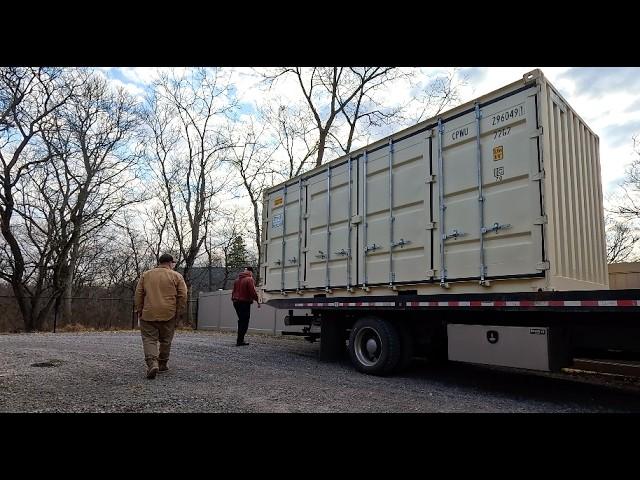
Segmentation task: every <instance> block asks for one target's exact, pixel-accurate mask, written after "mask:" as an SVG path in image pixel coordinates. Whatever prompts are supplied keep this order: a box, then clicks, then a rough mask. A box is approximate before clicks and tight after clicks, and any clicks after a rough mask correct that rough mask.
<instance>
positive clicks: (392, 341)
mask: <svg viewBox="0 0 640 480" xmlns="http://www.w3.org/2000/svg"><path fill="white" fill-rule="evenodd" d="M349 356H350V357H351V362H352V363H353V365H354V366H355V367H356V370H358V371H360V372H362V373H368V374H371V375H387V374H389V373H390V372H392V371H393V369H394V368H395V367H396V365H398V362H399V361H400V357H401V341H400V334H399V333H398V331H397V329H396V328H395V326H394V325H392V324H391V323H390V322H388V321H386V320H383V319H380V318H375V317H365V318H362V319H360V320H358V321H357V322H356V323H355V325H354V326H353V329H352V330H351V335H350V336H349Z"/></svg>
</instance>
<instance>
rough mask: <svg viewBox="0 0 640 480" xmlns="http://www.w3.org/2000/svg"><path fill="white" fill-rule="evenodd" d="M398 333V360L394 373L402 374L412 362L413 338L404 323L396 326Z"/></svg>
mask: <svg viewBox="0 0 640 480" xmlns="http://www.w3.org/2000/svg"><path fill="white" fill-rule="evenodd" d="M398 332H399V333H400V350H401V351H400V360H399V362H398V366H397V367H396V369H395V371H396V372H403V371H405V370H406V369H407V368H409V366H410V365H411V361H412V360H413V337H412V335H411V328H410V327H409V325H407V324H405V323H400V324H398Z"/></svg>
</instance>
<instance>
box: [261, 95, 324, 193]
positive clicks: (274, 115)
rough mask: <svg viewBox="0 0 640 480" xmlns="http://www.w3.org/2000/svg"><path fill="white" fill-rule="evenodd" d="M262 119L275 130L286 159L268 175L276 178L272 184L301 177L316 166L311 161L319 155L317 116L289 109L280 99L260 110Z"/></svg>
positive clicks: (272, 130)
mask: <svg viewBox="0 0 640 480" xmlns="http://www.w3.org/2000/svg"><path fill="white" fill-rule="evenodd" d="M259 118H260V119H262V120H263V121H264V122H266V123H267V124H268V125H269V126H270V127H271V128H270V131H271V132H273V133H272V135H273V137H275V142H276V144H277V145H278V146H279V151H280V153H282V157H283V159H282V161H280V159H278V161H276V162H275V164H272V165H273V167H272V168H271V170H269V171H268V172H265V173H268V174H272V175H273V176H272V177H271V178H272V183H276V182H275V181H274V178H276V177H277V178H279V180H286V179H288V178H293V177H297V176H298V175H300V173H302V172H303V171H304V170H306V169H307V168H309V167H311V166H313V165H311V161H312V158H313V156H314V155H316V154H317V152H318V136H317V133H316V132H317V128H316V127H315V126H314V119H313V115H311V113H310V112H309V110H308V109H307V108H306V107H303V108H301V107H299V106H297V105H285V102H284V100H282V99H281V98H277V99H275V100H274V101H273V103H269V104H267V105H266V106H265V107H263V108H262V109H260V110H259ZM272 158H273V156H272ZM281 164H283V165H281Z"/></svg>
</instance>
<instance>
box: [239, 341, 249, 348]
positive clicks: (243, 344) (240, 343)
mask: <svg viewBox="0 0 640 480" xmlns="http://www.w3.org/2000/svg"><path fill="white" fill-rule="evenodd" d="M245 345H249V343H248V342H238V343H236V347H243V346H245Z"/></svg>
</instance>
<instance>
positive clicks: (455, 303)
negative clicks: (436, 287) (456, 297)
mask: <svg viewBox="0 0 640 480" xmlns="http://www.w3.org/2000/svg"><path fill="white" fill-rule="evenodd" d="M448 306H449V307H459V306H460V304H459V302H456V301H453V302H449V305H448Z"/></svg>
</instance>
